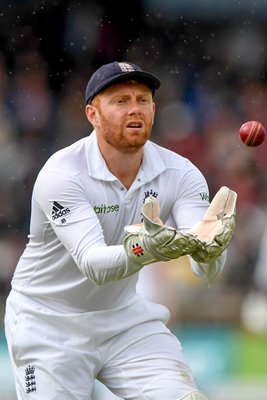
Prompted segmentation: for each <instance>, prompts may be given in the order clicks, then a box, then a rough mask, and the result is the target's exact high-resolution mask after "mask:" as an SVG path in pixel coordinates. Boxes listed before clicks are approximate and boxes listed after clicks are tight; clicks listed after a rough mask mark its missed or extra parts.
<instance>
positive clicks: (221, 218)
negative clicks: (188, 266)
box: [190, 186, 237, 263]
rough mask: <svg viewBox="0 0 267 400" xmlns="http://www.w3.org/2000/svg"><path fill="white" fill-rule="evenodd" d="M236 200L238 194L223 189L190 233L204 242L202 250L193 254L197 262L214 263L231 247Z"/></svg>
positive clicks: (224, 187) (225, 188)
mask: <svg viewBox="0 0 267 400" xmlns="http://www.w3.org/2000/svg"><path fill="white" fill-rule="evenodd" d="M236 199H237V194H236V192H234V191H233V190H230V189H229V188H227V187H226V186H223V187H221V188H220V190H219V191H218V192H217V193H216V195H215V196H214V198H213V200H212V202H211V204H210V206H209V208H208V210H207V211H206V213H205V215H204V218H203V220H202V221H199V222H197V223H196V225H195V226H194V227H193V228H192V229H191V231H190V232H191V233H192V234H193V235H196V237H197V238H198V239H199V240H200V241H201V242H202V246H201V248H200V249H199V250H197V251H196V252H194V253H192V254H191V256H192V258H193V259H194V260H195V261H198V262H202V263H208V262H212V261H214V260H215V259H216V258H217V257H218V256H219V255H220V254H221V253H222V252H223V251H224V250H225V249H226V247H227V246H228V245H229V243H230V241H231V239H232V236H233V233H234V230H235V214H236Z"/></svg>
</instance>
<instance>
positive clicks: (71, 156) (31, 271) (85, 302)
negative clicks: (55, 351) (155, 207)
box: [12, 132, 224, 313]
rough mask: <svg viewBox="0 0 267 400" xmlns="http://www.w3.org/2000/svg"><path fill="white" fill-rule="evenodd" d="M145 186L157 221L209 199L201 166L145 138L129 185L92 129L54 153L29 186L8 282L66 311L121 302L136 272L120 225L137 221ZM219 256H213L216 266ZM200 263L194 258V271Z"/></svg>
mask: <svg viewBox="0 0 267 400" xmlns="http://www.w3.org/2000/svg"><path fill="white" fill-rule="evenodd" d="M151 193H152V194H154V195H156V196H157V198H158V200H159V203H160V205H161V219H162V220H163V222H166V221H167V220H168V219H172V221H174V223H175V225H176V227H177V228H178V229H179V230H181V231H188V230H189V229H190V228H191V227H192V226H193V225H194V224H195V223H196V222H197V221H199V220H200V219H201V218H202V217H203V215H204V213H205V211H206V210H207V207H208V204H209V203H208V188H207V184H206V181H205V179H204V177H203V175H202V174H201V172H200V171H199V170H198V169H197V168H196V167H195V166H194V165H193V164H192V163H191V162H190V161H188V160H187V159H185V158H183V157H181V156H179V155H177V154H176V153H174V152H171V151H169V150H167V149H164V148H162V147H160V146H158V145H156V144H154V143H152V142H147V143H146V145H145V146H144V157H143V162H142V166H141V168H140V170H139V172H138V174H137V176H136V179H135V181H134V182H133V184H132V186H131V188H130V189H129V190H126V189H125V188H124V187H123V185H122V184H121V182H120V181H119V180H118V179H117V178H115V177H114V176H113V175H112V174H111V173H110V171H109V170H108V168H107V166H106V164H105V162H104V160H103V158H102V156H101V154H100V151H99V149H98V145H97V141H96V135H95V133H94V132H93V133H92V134H91V135H90V136H89V137H86V138H84V139H81V140H79V141H78V142H76V143H74V144H73V145H71V146H69V147H67V148H65V149H63V150H60V151H58V152H57V153H55V154H54V155H53V156H52V157H51V158H50V159H49V160H48V161H47V163H46V164H45V166H44V167H43V169H42V170H41V172H40V173H39V176H38V178H37V181H36V184H35V186H34V191H33V199H32V218H31V227H30V235H29V239H30V240H29V244H28V245H27V248H26V249H25V252H24V253H23V255H22V257H21V259H20V261H19V263H18V266H17V268H16V271H15V274H14V278H13V280H12V287H13V288H14V290H16V291H18V292H21V293H24V294H25V295H28V296H30V298H34V299H35V300H38V301H39V302H40V303H42V304H44V305H46V306H48V307H51V308H53V309H55V310H59V311H61V312H66V313H68V312H88V311H95V310H102V309H108V308H112V307H116V306H119V305H120V304H125V303H126V302H127V301H128V299H129V298H130V297H131V296H133V295H134V293H135V286H136V282H137V279H138V274H133V272H135V271H136V269H137V266H136V265H134V264H132V263H130V262H129V260H127V257H126V255H125V252H124V249H123V246H122V242H123V238H124V235H125V233H124V226H125V225H129V224H133V223H140V222H141V218H142V216H141V207H142V205H143V203H144V200H145V198H146V197H147V196H148V195H149V194H151ZM53 209H54V210H53ZM223 261H224V258H223V257H222V258H219V259H218V260H217V262H216V263H215V264H216V273H219V272H220V271H221V269H222V268H223ZM203 270H204V269H203V267H202V266H201V268H198V267H197V266H194V272H195V273H196V274H198V275H200V276H201V277H202V276H203ZM206 270H207V271H208V270H209V269H208V268H207V269H206ZM212 274H213V275H214V273H213V271H212ZM121 278H124V279H121ZM29 301H30V300H29Z"/></svg>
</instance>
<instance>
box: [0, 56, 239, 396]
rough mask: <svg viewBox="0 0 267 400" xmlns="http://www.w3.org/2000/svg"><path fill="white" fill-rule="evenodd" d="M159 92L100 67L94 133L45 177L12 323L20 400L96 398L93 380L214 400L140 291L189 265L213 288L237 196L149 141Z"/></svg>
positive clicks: (90, 90)
mask: <svg viewBox="0 0 267 400" xmlns="http://www.w3.org/2000/svg"><path fill="white" fill-rule="evenodd" d="M159 87H160V81H159V79H158V78H157V77H155V76H154V75H152V74H151V73H149V72H145V71H143V70H142V69H141V68H140V67H139V66H137V65H135V64H133V63H130V62H112V63H109V64H105V65H103V66H101V67H100V68H99V69H98V70H97V71H96V72H95V73H94V74H93V75H92V76H91V78H90V80H89V82H88V85H87V87H86V93H85V102H86V108H85V111H86V116H87V118H88V121H89V122H90V124H91V125H92V126H93V128H94V130H93V131H92V133H91V134H90V135H89V136H88V137H85V138H83V139H81V140H79V141H77V142H75V143H74V144H72V145H70V146H69V147H67V148H64V149H62V150H59V151H58V152H56V153H55V154H54V155H52V156H51V157H50V159H49V160H48V161H47V162H46V164H45V165H44V167H43V168H42V170H41V171H40V173H39V175H38V177H37V180H36V182H35V185H34V189H33V194H32V211H31V224H30V233H29V242H28V244H27V246H26V248H25V251H24V253H23V254H22V256H21V258H20V260H19V262H18V265H17V267H16V270H15V273H14V276H13V279H12V289H11V292H10V294H9V296H8V299H7V303H6V315H5V331H6V338H7V342H8V348H9V354H10V358H11V362H12V366H13V369H14V375H15V382H16V391H17V397H18V399H19V400H22V399H23V400H26V399H38V400H89V399H92V391H93V385H94V382H95V380H99V381H100V382H102V383H103V384H104V385H105V386H106V387H107V388H109V389H110V390H111V391H112V392H113V393H114V394H115V395H117V396H119V397H120V398H122V399H125V400H162V399H164V400H182V399H184V400H204V399H206V397H205V395H204V394H202V393H200V391H199V390H198V388H197V386H196V383H195V380H194V378H193V376H192V372H191V370H190V367H189V365H188V363H187V361H186V359H185V357H184V354H183V350H182V347H181V343H180V342H179V340H178V339H177V338H176V337H175V336H174V335H173V334H172V333H171V332H170V330H169V329H168V328H167V326H166V324H167V322H168V319H169V311H168V310H167V309H166V308H165V307H164V306H162V305H159V304H153V303H151V302H149V301H147V300H145V299H143V298H142V297H141V296H140V295H138V294H137V293H136V283H137V280H138V272H139V271H140V269H141V268H142V267H143V266H145V265H148V264H153V263H154V262H158V261H162V268H164V262H165V261H168V260H171V259H177V258H179V257H180V256H182V255H187V256H188V257H189V259H190V262H191V265H192V270H193V272H194V273H195V274H197V275H198V276H199V277H201V278H203V279H205V280H206V281H207V282H212V281H213V280H214V279H215V278H216V276H217V275H218V274H220V272H221V271H222V269H223V267H224V264H225V260H226V251H227V246H228V244H229V242H230V240H231V237H232V235H233V231H234V226H235V202H236V194H235V193H234V192H233V191H231V190H230V189H228V188H227V187H223V188H221V189H220V190H219V192H218V193H217V194H216V195H215V197H214V199H213V201H212V202H211V203H209V192H208V187H207V183H206V180H205V178H204V177H203V175H202V173H201V172H200V171H199V170H198V169H197V168H196V167H195V166H194V165H193V164H192V163H191V162H190V161H189V160H187V159H185V158H183V157H181V156H180V155H178V154H176V153H174V152H172V151H170V150H167V149H165V148H162V147H160V146H158V145H156V144H155V143H153V142H152V141H150V135H151V130H152V126H153V122H154V116H155V103H154V94H155V91H156V90H157V89H158V88H159ZM74 134H75V132H74ZM170 220H171V221H172V226H169V225H168V224H169V222H168V223H166V222H167V221H170ZM151 268H153V266H151ZM212 361H215V360H211V363H212Z"/></svg>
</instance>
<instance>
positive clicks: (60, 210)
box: [52, 201, 70, 221]
mask: <svg viewBox="0 0 267 400" xmlns="http://www.w3.org/2000/svg"><path fill="white" fill-rule="evenodd" d="M69 213H70V209H69V208H66V207H63V206H62V205H61V204H59V203H58V202H57V201H54V203H53V208H52V220H53V221H54V220H55V219H57V218H60V217H63V215H66V214H69Z"/></svg>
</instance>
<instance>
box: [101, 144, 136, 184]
mask: <svg viewBox="0 0 267 400" xmlns="http://www.w3.org/2000/svg"><path fill="white" fill-rule="evenodd" d="M100 151H101V153H102V156H103V158H104V160H105V162H106V164H107V167H108V169H109V170H110V172H111V173H112V174H113V175H114V176H116V178H118V179H119V180H120V182H121V183H122V184H123V186H124V187H126V189H129V188H130V187H131V185H132V183H133V182H134V180H135V177H136V175H137V173H138V171H139V168H140V166H141V163H142V157H143V148H141V149H139V150H137V151H136V152H135V153H130V154H125V153H121V152H119V151H117V150H116V149H109V150H107V149H101V148H100Z"/></svg>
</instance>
